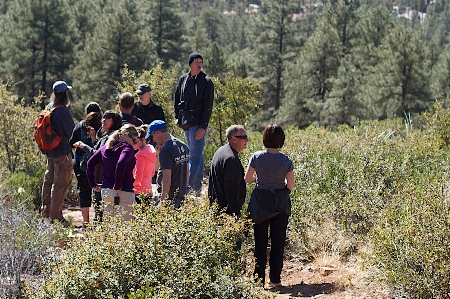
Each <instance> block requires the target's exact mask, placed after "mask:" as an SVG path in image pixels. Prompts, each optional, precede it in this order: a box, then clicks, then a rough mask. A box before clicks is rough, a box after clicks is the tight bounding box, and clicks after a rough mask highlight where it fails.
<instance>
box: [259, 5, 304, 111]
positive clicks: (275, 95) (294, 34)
mask: <svg viewBox="0 0 450 299" xmlns="http://www.w3.org/2000/svg"><path fill="white" fill-rule="evenodd" d="M263 6H264V7H263V9H262V10H261V12H259V14H258V16H257V18H256V20H255V22H254V24H253V31H254V36H255V40H254V41H255V62H256V64H255V68H256V74H255V76H256V77H257V78H258V79H261V80H262V84H263V87H262V88H263V101H264V102H263V105H264V108H263V110H265V111H268V110H269V109H270V110H271V111H272V113H273V111H274V110H275V111H276V110H278V108H279V107H280V105H281V100H282V98H283V97H284V86H283V82H284V77H285V69H286V63H287V62H288V61H292V59H294V58H295V57H296V55H297V54H298V52H299V49H300V48H301V39H300V38H299V37H301V32H299V24H300V23H299V22H296V21H294V17H293V15H294V13H295V12H296V10H297V9H298V7H299V2H298V1H293V0H281V1H277V2H274V1H264V2H263ZM263 11H267V13H263Z"/></svg>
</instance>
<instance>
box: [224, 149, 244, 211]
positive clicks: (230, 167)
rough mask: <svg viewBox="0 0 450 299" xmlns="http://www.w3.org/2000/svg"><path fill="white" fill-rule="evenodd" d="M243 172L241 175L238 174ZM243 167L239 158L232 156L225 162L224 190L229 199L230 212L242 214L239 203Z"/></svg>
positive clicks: (228, 209)
mask: <svg viewBox="0 0 450 299" xmlns="http://www.w3.org/2000/svg"><path fill="white" fill-rule="evenodd" d="M239 173H240V174H241V175H240V176H239V175H237V174H239ZM242 175H243V169H242V165H241V162H240V160H239V158H230V159H227V161H226V162H225V178H224V190H225V197H226V200H227V204H228V208H227V213H229V214H236V215H239V214H240V210H241V206H240V205H239V194H240V185H241V182H242Z"/></svg>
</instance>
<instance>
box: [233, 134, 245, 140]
mask: <svg viewBox="0 0 450 299" xmlns="http://www.w3.org/2000/svg"><path fill="white" fill-rule="evenodd" d="M234 137H236V138H239V139H245V140H247V139H248V136H247V135H240V136H239V135H238V136H234Z"/></svg>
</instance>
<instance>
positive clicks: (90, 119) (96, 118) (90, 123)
mask: <svg viewBox="0 0 450 299" xmlns="http://www.w3.org/2000/svg"><path fill="white" fill-rule="evenodd" d="M84 124H85V125H86V127H93V128H94V129H95V131H97V130H98V129H100V127H101V126H102V115H101V114H100V113H98V112H90V113H88V114H87V115H86V117H85V118H84Z"/></svg>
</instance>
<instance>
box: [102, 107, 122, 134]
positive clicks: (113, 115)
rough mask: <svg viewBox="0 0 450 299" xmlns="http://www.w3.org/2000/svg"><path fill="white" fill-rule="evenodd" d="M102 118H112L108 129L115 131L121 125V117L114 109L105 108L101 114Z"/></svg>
mask: <svg viewBox="0 0 450 299" xmlns="http://www.w3.org/2000/svg"><path fill="white" fill-rule="evenodd" d="M103 118H112V121H113V123H112V126H111V128H110V129H109V130H110V131H115V130H118V129H120V128H121V127H122V117H120V114H119V113H117V112H116V111H114V110H106V111H105V113H104V114H103Z"/></svg>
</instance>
